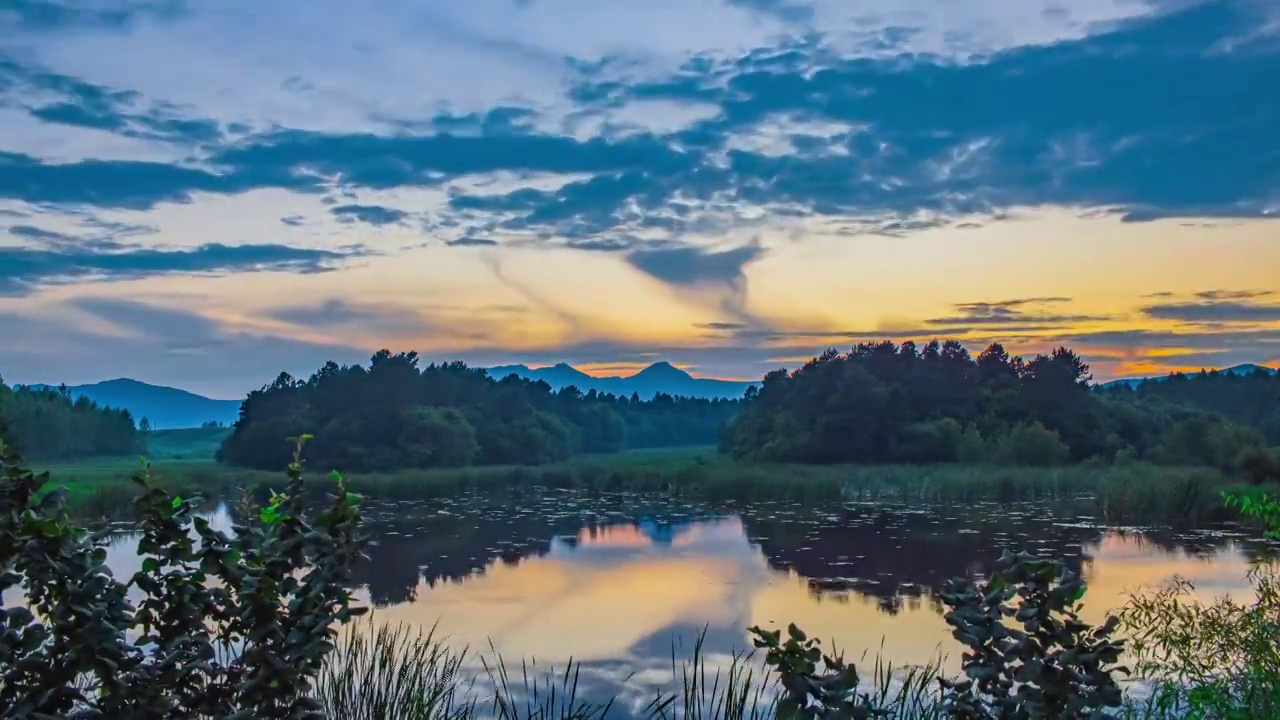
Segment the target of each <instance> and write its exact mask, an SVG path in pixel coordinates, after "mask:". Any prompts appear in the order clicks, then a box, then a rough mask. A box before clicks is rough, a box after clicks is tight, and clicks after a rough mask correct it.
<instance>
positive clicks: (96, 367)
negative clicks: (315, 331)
mask: <svg viewBox="0 0 1280 720" xmlns="http://www.w3.org/2000/svg"><path fill="white" fill-rule="evenodd" d="M68 311H72V312H74V313H84V314H87V315H89V316H91V317H94V318H97V319H98V320H99V321H100V322H106V323H108V324H110V325H112V326H114V327H116V328H117V329H118V331H117V332H109V333H106V332H101V331H98V330H91V329H86V328H85V327H83V326H82V325H81V324H80V323H78V322H76V321H75V319H74V317H75V315H69V314H68ZM0 335H2V336H4V337H6V338H13V339H14V340H15V341H14V342H6V343H3V344H0V366H3V367H4V372H5V379H6V380H7V381H10V382H23V383H36V382H52V383H58V382H67V383H68V384H77V383H84V382H97V381H100V380H105V379H109V378H111V377H118V376H119V375H122V374H125V373H126V372H127V374H128V376H130V377H133V378H136V379H139V380H143V381H146V382H152V383H157V384H161V385H176V386H179V387H183V388H186V389H190V390H192V391H194V392H201V393H207V394H209V395H210V396H212V397H227V398H236V397H244V394H245V392H247V390H249V389H250V388H255V387H259V386H261V385H263V384H266V383H268V382H270V381H271V380H272V379H273V378H274V377H275V376H276V375H277V374H279V373H280V372H281V371H282V370H283V371H288V372H290V373H293V374H294V375H299V376H303V377H305V376H307V375H309V374H310V373H311V372H314V371H315V370H316V368H318V367H320V366H321V365H322V364H323V363H324V362H325V361H327V360H335V361H337V362H341V363H354V362H359V361H364V360H367V359H368V357H369V354H370V353H371V352H372V351H373V350H376V349H377V348H363V347H354V346H348V345H342V344H324V343H315V342H307V341H303V340H296V339H292V338H289V337H284V336H280V335H270V334H263V333H248V332H244V331H241V330H238V329H236V328H234V327H229V326H227V325H224V324H222V323H220V322H218V321H216V320H213V319H210V318H208V317H205V316H203V315H201V314H200V313H197V312H192V311H188V310H180V309H174V308H171V307H159V306H155V305H150V304H147V303H140V302H134V301H129V300H120V299H116V298H104V297H82V298H78V299H76V300H74V301H72V302H71V303H70V304H63V305H60V306H56V307H53V308H49V309H46V310H44V311H41V312H39V313H22V314H5V313H0ZM86 347H88V348H93V352H94V357H95V358H128V364H127V367H120V366H116V367H114V368H111V367H106V366H104V365H102V364H101V363H100V362H86V361H85V357H84V355H83V354H82V353H83V348H86Z"/></svg>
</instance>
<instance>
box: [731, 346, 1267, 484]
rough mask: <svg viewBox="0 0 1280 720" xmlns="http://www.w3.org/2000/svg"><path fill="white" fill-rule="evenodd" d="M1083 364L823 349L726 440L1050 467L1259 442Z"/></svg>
mask: <svg viewBox="0 0 1280 720" xmlns="http://www.w3.org/2000/svg"><path fill="white" fill-rule="evenodd" d="M1090 380H1091V376H1090V374H1089V366H1088V365H1087V364H1086V363H1085V362H1084V361H1083V360H1082V359H1081V358H1080V357H1079V356H1078V355H1076V354H1075V353H1074V352H1072V351H1071V350H1069V349H1067V348H1058V349H1057V350H1054V351H1053V352H1052V353H1050V354H1048V355H1038V356H1036V357H1035V358H1032V359H1031V360H1028V361H1024V360H1023V359H1022V358H1020V357H1017V356H1011V355H1010V354H1009V353H1008V352H1007V351H1006V350H1005V349H1004V347H1002V346H1001V345H1000V344H998V343H997V344H993V345H991V346H990V347H988V348H987V349H986V350H984V351H983V352H982V353H981V354H980V355H978V356H977V357H976V358H975V357H972V356H971V355H970V354H969V352H968V351H967V350H965V348H964V347H963V346H962V345H961V344H960V343H959V342H956V341H954V340H948V341H946V342H943V343H939V342H937V341H933V342H930V343H928V344H926V345H924V346H923V347H918V346H917V345H916V344H915V343H912V342H904V343H902V344H901V345H900V346H899V345H896V344H894V343H892V342H887V341H886V342H881V343H868V344H861V345H858V346H857V347H855V348H853V350H852V351H850V352H848V353H845V354H841V353H839V352H837V351H835V350H828V351H827V352H825V353H823V354H822V355H820V356H819V357H816V358H814V359H813V360H811V361H809V362H808V363H806V364H805V365H804V366H803V367H801V368H799V369H797V370H794V371H792V372H787V371H785V370H775V371H773V372H771V373H768V374H767V375H765V376H764V381H763V382H762V384H761V386H760V388H759V389H758V390H756V389H754V388H753V389H752V390H750V391H748V393H747V396H746V398H747V407H745V408H744V409H743V411H742V412H741V413H740V414H739V415H738V416H737V417H736V418H735V419H734V420H732V421H731V422H730V424H729V426H728V427H727V428H726V430H725V432H724V433H723V435H722V437H721V449H722V450H724V451H725V452H728V453H729V454H731V455H733V456H735V457H738V458H742V459H747V460H756V461H771V462H805V463H939V462H966V463H1000V464H1012V465H1059V464H1064V463H1070V462H1083V461H1088V460H1094V461H1096V460H1101V461H1106V462H1111V461H1115V460H1116V459H1117V458H1119V459H1121V460H1126V461H1128V460H1136V459H1142V460H1147V461H1150V462H1157V463H1163V464H1168V465H1207V466H1212V467H1216V468H1220V469H1222V470H1226V471H1234V470H1236V469H1237V468H1238V467H1239V461H1240V458H1241V457H1243V456H1244V454H1246V453H1247V452H1249V451H1250V450H1252V449H1256V448H1259V447H1261V446H1262V443H1263V440H1262V437H1261V435H1259V434H1258V432H1257V431H1255V430H1251V429H1249V428H1245V427H1242V426H1239V425H1236V424H1233V423H1230V422H1228V421H1226V420H1224V419H1223V418H1222V417H1220V416H1218V415H1214V414H1212V413H1207V412H1204V411H1201V410H1196V409H1192V408H1188V407H1183V406H1180V405H1176V404H1173V403H1169V402H1163V401H1157V400H1145V399H1143V398H1141V397H1138V395H1136V394H1134V393H1128V394H1124V393H1115V394H1112V393H1110V392H1091V391H1090V385H1089V382H1090Z"/></svg>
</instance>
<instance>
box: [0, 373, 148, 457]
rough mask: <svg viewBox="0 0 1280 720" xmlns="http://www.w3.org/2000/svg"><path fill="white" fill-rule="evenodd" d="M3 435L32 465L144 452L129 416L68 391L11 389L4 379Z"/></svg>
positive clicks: (0, 403) (0, 398)
mask: <svg viewBox="0 0 1280 720" xmlns="http://www.w3.org/2000/svg"><path fill="white" fill-rule="evenodd" d="M0 432H2V433H4V434H5V435H6V437H8V438H9V441H10V442H11V443H13V444H14V445H15V446H17V447H18V448H20V449H21V450H22V452H23V453H24V454H25V455H26V457H28V458H30V459H32V460H69V459H78V458H86V457H97V456H105V455H131V454H136V453H139V452H141V451H142V450H143V448H144V447H145V442H144V433H143V432H142V431H141V430H140V429H139V428H138V427H137V426H136V425H135V424H134V421H133V416H132V415H130V414H129V411H128V410H120V409H116V408H108V407H103V406H100V405H98V404H97V403H95V402H93V401H92V400H90V399H88V398H86V397H80V398H72V396H71V392H70V391H69V390H68V389H67V387H66V386H65V385H64V386H61V387H59V388H57V389H54V388H50V387H38V388H37V387H27V386H23V385H18V386H16V387H10V386H8V385H6V384H5V383H4V380H3V379H0Z"/></svg>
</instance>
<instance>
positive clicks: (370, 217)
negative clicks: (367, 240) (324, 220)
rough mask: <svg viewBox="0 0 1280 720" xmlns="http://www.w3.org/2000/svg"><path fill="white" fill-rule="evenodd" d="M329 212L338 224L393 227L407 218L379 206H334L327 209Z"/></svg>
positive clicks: (405, 213)
mask: <svg viewBox="0 0 1280 720" xmlns="http://www.w3.org/2000/svg"><path fill="white" fill-rule="evenodd" d="M329 212H331V213H333V214H334V216H335V217H337V218H338V220H339V222H352V221H355V220H359V221H360V222H363V223H367V224H369V225H394V224H396V223H398V222H400V221H401V220H404V219H405V218H406V217H408V216H409V213H407V212H405V211H403V210H396V209H395V208H389V207H382V206H380V205H335V206H334V207H332V208H329Z"/></svg>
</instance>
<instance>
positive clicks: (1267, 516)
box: [1222, 492, 1280, 540]
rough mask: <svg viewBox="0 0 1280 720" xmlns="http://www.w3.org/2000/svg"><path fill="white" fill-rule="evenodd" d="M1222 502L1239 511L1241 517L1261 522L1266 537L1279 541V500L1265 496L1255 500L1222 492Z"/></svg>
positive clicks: (1242, 495)
mask: <svg viewBox="0 0 1280 720" xmlns="http://www.w3.org/2000/svg"><path fill="white" fill-rule="evenodd" d="M1222 501H1223V502H1224V503H1226V505H1227V507H1229V508H1235V509H1237V510H1239V511H1240V514H1241V515H1244V516H1245V517H1247V518H1252V519H1254V520H1257V521H1259V522H1261V523H1262V526H1263V531H1264V532H1265V533H1266V536H1267V537H1269V538H1271V539H1273V540H1280V499H1277V498H1275V497H1272V496H1271V495H1266V494H1264V495H1262V496H1261V497H1256V498H1255V497H1251V496H1249V495H1245V494H1243V493H1234V494H1233V493H1225V492H1224V493H1222Z"/></svg>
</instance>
